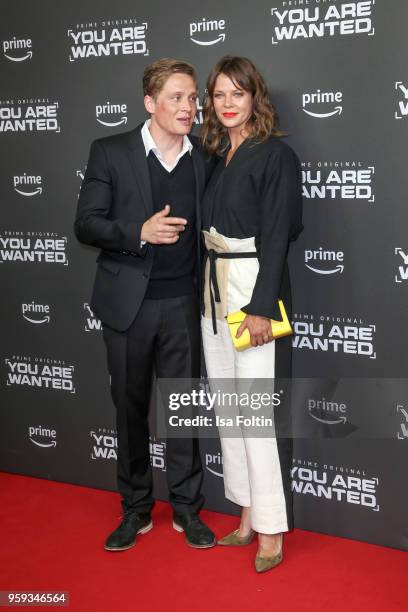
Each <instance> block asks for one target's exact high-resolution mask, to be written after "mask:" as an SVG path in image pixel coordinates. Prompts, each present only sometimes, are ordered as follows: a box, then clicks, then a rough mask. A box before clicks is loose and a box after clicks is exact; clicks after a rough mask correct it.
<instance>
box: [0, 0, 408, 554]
mask: <svg viewBox="0 0 408 612" xmlns="http://www.w3.org/2000/svg"><path fill="white" fill-rule="evenodd" d="M407 19H408V5H407V3H406V2H405V1H404V0H387V1H386V0H376V1H375V0H367V1H359V2H341V1H339V0H327V1H324V0H321V1H318V0H305V1H302V2H300V1H296V0H292V1H291V2H289V1H287V2H282V1H281V0H279V1H276V2H275V1H274V0H271V2H266V1H265V0H258V1H257V2H256V3H247V2H243V1H242V0H235V1H234V2H232V1H230V0H224V1H223V2H222V3H220V2H215V1H213V0H210V1H208V2H206V3H205V7H204V8H198V7H197V8H196V7H195V5H194V3H191V2H187V1H186V0H182V1H176V2H173V3H168V2H164V1H163V0H156V1H154V2H150V3H147V2H130V1H129V0H118V1H117V2H115V3H112V2H107V1H106V0H103V1H100V0H99V1H98V2H97V1H96V0H88V1H87V2H78V1H77V0H73V1H71V2H58V3H56V2H51V1H49V0H39V1H37V2H35V3H29V2H23V1H21V0H13V2H12V1H11V0H4V1H3V2H2V3H1V20H0V42H1V56H0V70H1V94H0V153H1V168H2V173H1V182H0V194H1V202H2V218H1V225H0V277H1V287H2V300H1V307H2V317H1V323H0V324H1V337H2V342H1V358H2V361H1V363H2V365H1V371H2V373H1V388H0V393H1V398H2V404H1V406H2V409H1V416H0V419H1V429H0V441H1V459H0V468H1V469H3V470H6V471H10V472H16V473H23V474H31V475H34V476H40V477H44V478H50V479H54V480H62V481H67V482H73V483H78V484H83V485H89V486H94V487H101V488H107V489H114V488H115V457H116V452H115V448H116V447H115V445H116V432H115V420H114V412H113V406H112V404H111V400H110V397H109V387H108V385H109V380H108V375H107V371H106V365H105V352H104V347H103V343H102V337H101V332H100V322H99V321H98V320H97V319H95V317H93V314H92V313H91V312H90V310H89V307H88V304H87V301H88V299H89V296H90V290H91V285H92V282H93V276H94V271H95V256H96V253H95V251H93V250H92V249H88V248H84V247H82V246H80V245H79V244H78V243H77V242H76V240H75V238H74V235H73V231H72V223H73V218H74V214H75V208H76V200H77V195H78V191H79V188H80V184H81V179H82V177H83V172H84V168H85V164H86V160H87V155H88V150H89V145H90V142H91V140H93V139H94V138H98V137H101V136H105V135H108V134H113V133H115V132H120V131H124V130H127V129H131V128H132V127H134V126H135V125H137V124H138V123H139V122H140V121H141V120H142V119H143V118H144V117H145V113H144V110H143V104H142V90H141V75H142V73H143V69H144V68H145V66H146V65H147V64H148V63H150V62H151V61H153V60H154V59H156V58H159V57H163V56H172V57H180V58H184V59H187V60H189V61H191V62H192V63H194V64H195V66H196V67H197V70H198V73H199V76H200V86H201V92H203V89H204V82H205V78H206V75H207V73H208V71H209V69H210V67H211V66H212V64H213V63H214V62H215V61H216V60H217V59H218V58H219V57H220V56H221V55H224V54H225V53H231V54H239V55H247V56H248V57H250V58H251V59H252V60H253V61H255V63H256V64H257V65H258V67H259V68H260V70H261V71H262V72H263V74H264V75H265V76H266V79H267V81H268V85H269V86H270V90H271V95H272V98H273V101H274V103H275V105H276V106H277V109H278V112H279V115H280V118H281V126H282V128H283V129H284V130H285V131H287V132H288V142H289V143H290V144H291V145H292V146H293V147H294V148H295V150H296V151H297V153H298V155H299V157H300V159H301V161H302V165H303V172H304V177H303V178H304V198H305V199H304V223H305V228H306V229H305V231H304V232H303V234H302V235H301V238H300V239H299V240H298V242H297V243H296V245H295V246H294V248H293V249H292V253H291V270H292V277H293V286H294V305H295V309H294V319H293V322H294V325H295V332H296V334H295V337H294V347H295V348H294V368H295V375H296V376H297V377H302V378H308V379H312V380H311V381H309V384H308V385H307V386H306V389H307V390H306V391H304V392H303V396H302V398H301V402H300V405H301V408H300V409H301V412H302V411H303V418H304V420H305V421H306V422H307V423H309V425H310V428H311V431H313V427H314V426H316V427H317V428H320V429H317V430H316V431H321V430H322V428H323V430H324V432H325V435H324V437H317V436H312V437H310V438H305V437H302V438H301V439H296V440H295V453H294V464H293V487H294V495H295V514H296V525H297V526H298V527H302V528H306V529H311V530H315V531H323V532H325V533H332V534H337V535H342V536H346V537H351V538H356V539H360V540H365V541H369V542H375V543H378V544H383V545H388V546H394V547H396V548H401V549H407V548H408V530H407V522H406V516H407V509H408V503H407V502H408V493H407V490H406V473H407V470H408V457H407V441H406V439H407V437H408V385H407V383H406V380H405V379H404V377H405V376H406V364H407V360H406V342H407V333H406V329H407V323H408V312H407V296H408V239H407V232H406V227H407V223H408V213H407V202H406V196H405V193H406V185H407V171H406V155H405V151H406V145H405V146H404V144H405V142H406V135H407V129H408V75H407V68H406V57H407V43H406V27H405V24H406V23H407ZM200 120H201V117H200V112H198V114H197V124H199V123H200ZM198 127H199V126H198V125H197V128H198ZM351 379H352V380H353V382H354V384H349V385H347V384H342V381H343V383H346V382H347V381H348V382H350V380H351ZM313 381H314V382H313ZM329 401H330V402H331V403H330V404H328V403H327V402H329ZM301 416H302V415H301ZM363 421H364V427H358V426H357V425H356V424H358V423H360V424H361V423H362V422H363ZM370 424H373V425H374V426H373V427H372V428H371V429H370ZM151 453H152V463H153V465H154V467H155V470H154V473H155V479H156V489H157V495H158V496H159V497H162V498H165V496H166V491H165V473H164V472H165V443H164V442H163V440H160V439H155V438H154V437H152V446H151ZM202 454H203V461H204V465H205V468H206V469H205V475H206V479H205V494H206V497H207V507H208V508H211V509H215V510H219V511H225V512H233V513H235V512H237V509H236V508H235V507H233V505H232V504H229V503H227V502H226V501H225V500H224V496H223V485H222V459H221V454H220V449H219V444H218V441H217V440H208V441H203V444H202Z"/></svg>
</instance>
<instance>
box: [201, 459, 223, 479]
mask: <svg viewBox="0 0 408 612" xmlns="http://www.w3.org/2000/svg"><path fill="white" fill-rule="evenodd" d="M205 467H206V468H207V470H208V471H209V472H211V474H214V476H218V477H219V478H224V474H223V472H222V455H221V453H217V454H216V455H211V453H206V454H205Z"/></svg>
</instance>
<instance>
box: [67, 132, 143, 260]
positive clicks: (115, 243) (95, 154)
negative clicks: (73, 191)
mask: <svg viewBox="0 0 408 612" xmlns="http://www.w3.org/2000/svg"><path fill="white" fill-rule="evenodd" d="M112 204H113V187H112V177H111V173H110V170H109V164H108V160H107V157H106V151H105V148H104V146H103V143H101V142H100V141H99V140H95V141H94V142H93V143H92V145H91V150H90V153H89V159H88V165H87V168H86V172H85V177H84V180H83V182H82V186H81V192H80V195H79V200H78V209H77V214H76V218H75V224H74V232H75V235H76V237H77V238H78V240H79V241H80V242H83V243H84V244H89V245H91V246H95V247H98V248H100V249H104V250H107V251H116V252H119V253H123V254H125V255H135V256H142V257H143V256H144V255H145V253H146V246H142V245H141V242H140V234H141V231H142V225H143V224H142V223H137V222H134V221H132V222H129V221H124V220H122V219H112V218H110V214H111V209H112Z"/></svg>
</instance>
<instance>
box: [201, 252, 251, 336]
mask: <svg viewBox="0 0 408 612" xmlns="http://www.w3.org/2000/svg"><path fill="white" fill-rule="evenodd" d="M253 257H258V254H257V252H256V251H247V252H244V253H217V252H216V251H214V249H209V250H208V251H206V252H205V254H204V266H205V264H206V263H207V259H209V260H210V274H209V288H210V304H211V319H212V326H213V331H214V334H216V333H217V319H216V316H215V302H217V303H218V304H219V303H220V302H221V298H220V289H219V287H218V281H217V264H216V261H217V259H249V258H253Z"/></svg>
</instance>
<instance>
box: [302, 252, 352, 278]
mask: <svg viewBox="0 0 408 612" xmlns="http://www.w3.org/2000/svg"><path fill="white" fill-rule="evenodd" d="M343 259H344V253H343V251H324V250H323V248H322V247H320V248H318V249H317V250H316V251H312V250H309V249H307V250H306V251H305V266H306V268H308V269H309V270H311V271H312V272H316V274H325V275H328V274H342V273H343V271H344V265H343V263H339V264H337V265H336V262H338V261H339V262H343ZM309 262H312V263H313V265H311V264H310V263H309Z"/></svg>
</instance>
